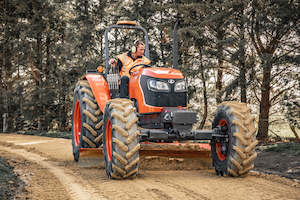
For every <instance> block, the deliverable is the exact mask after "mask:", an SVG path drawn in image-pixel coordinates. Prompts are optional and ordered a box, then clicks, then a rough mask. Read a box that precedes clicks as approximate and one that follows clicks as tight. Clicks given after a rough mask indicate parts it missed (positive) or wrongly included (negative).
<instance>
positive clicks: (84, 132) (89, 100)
mask: <svg viewBox="0 0 300 200" xmlns="http://www.w3.org/2000/svg"><path fill="white" fill-rule="evenodd" d="M76 102H77V104H76ZM77 106H79V107H80V108H79V109H78V112H79V113H80V114H79V115H80V116H78V115H76V108H77ZM76 117H77V118H76ZM79 118H80V120H78V119H79ZM76 123H77V126H78V129H79V131H78V130H77V133H76V128H75V126H76ZM79 124H80V125H79ZM79 127H80V128H79ZM102 136H103V114H102V112H101V110H100V109H99V106H98V104H97V102H96V100H95V97H94V95H93V92H92V90H91V88H90V85H89V83H88V81H87V80H81V81H78V83H77V84H76V88H75V90H74V100H73V113H72V146H73V155H74V160H75V161H78V160H79V152H80V151H79V150H80V148H98V147H100V146H101V144H102ZM76 138H77V139H76Z"/></svg>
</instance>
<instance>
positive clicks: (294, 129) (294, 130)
mask: <svg viewBox="0 0 300 200" xmlns="http://www.w3.org/2000/svg"><path fill="white" fill-rule="evenodd" d="M289 126H290V129H291V130H292V132H293V133H294V135H295V138H296V140H297V141H299V140H300V138H299V135H298V133H297V131H296V128H295V126H293V125H291V124H290V123H289Z"/></svg>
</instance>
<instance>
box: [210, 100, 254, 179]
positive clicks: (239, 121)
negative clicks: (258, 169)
mask: <svg viewBox="0 0 300 200" xmlns="http://www.w3.org/2000/svg"><path fill="white" fill-rule="evenodd" d="M254 121H255V118H254V117H251V116H250V109H249V108H247V106H246V104H245V103H238V102H223V103H222V104H221V105H220V106H219V107H218V110H217V112H216V114H215V117H214V120H213V123H212V128H216V127H217V126H223V127H225V129H227V134H228V142H217V141H212V142H211V156H212V159H213V165H214V167H215V170H216V173H217V174H218V175H222V176H223V175H226V174H228V175H231V176H241V175H245V174H247V173H248V172H249V171H250V170H251V169H253V168H254V159H255V158H256V157H257V153H256V152H255V147H256V145H257V143H258V142H257V140H256V137H255V133H256V128H255V125H254Z"/></svg>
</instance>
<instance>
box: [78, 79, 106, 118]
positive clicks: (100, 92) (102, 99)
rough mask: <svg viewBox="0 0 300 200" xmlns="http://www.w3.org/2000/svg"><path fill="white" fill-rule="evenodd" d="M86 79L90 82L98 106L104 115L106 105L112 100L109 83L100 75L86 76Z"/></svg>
mask: <svg viewBox="0 0 300 200" xmlns="http://www.w3.org/2000/svg"><path fill="white" fill-rule="evenodd" d="M84 78H86V79H87V80H88V82H89V84H90V86H91V88H92V91H93V94H94V97H95V99H96V101H97V104H98V106H99V108H100V110H101V111H102V113H104V109H105V105H106V103H107V101H108V100H110V92H109V87H108V84H107V81H106V80H105V78H104V77H103V76H102V75H100V74H86V75H85V76H84Z"/></svg>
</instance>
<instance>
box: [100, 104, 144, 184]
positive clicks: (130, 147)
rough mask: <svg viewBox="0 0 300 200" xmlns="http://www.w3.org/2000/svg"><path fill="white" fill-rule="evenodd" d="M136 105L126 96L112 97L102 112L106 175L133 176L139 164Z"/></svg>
mask: <svg viewBox="0 0 300 200" xmlns="http://www.w3.org/2000/svg"><path fill="white" fill-rule="evenodd" d="M137 121H138V118H137V116H136V108H135V107H134V106H133V102H132V101H130V100H129V99H112V100H111V101H110V102H108V103H107V105H106V108H105V114H104V135H103V150H104V159H105V170H106V174H107V175H108V177H109V178H113V179H126V178H129V177H134V176H136V174H137V172H138V165H139V149H140V144H139V141H138V135H139V131H138V129H137Z"/></svg>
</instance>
